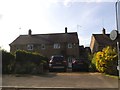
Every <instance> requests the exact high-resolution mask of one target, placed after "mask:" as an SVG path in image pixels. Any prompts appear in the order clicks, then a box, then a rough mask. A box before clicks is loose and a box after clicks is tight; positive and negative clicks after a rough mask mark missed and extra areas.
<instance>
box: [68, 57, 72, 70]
mask: <svg viewBox="0 0 120 90" xmlns="http://www.w3.org/2000/svg"><path fill="white" fill-rule="evenodd" d="M68 68H72V57H68Z"/></svg>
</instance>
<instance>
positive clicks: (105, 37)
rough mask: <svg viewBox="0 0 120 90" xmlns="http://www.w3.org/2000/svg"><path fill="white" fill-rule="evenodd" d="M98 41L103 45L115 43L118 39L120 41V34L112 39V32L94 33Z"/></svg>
mask: <svg viewBox="0 0 120 90" xmlns="http://www.w3.org/2000/svg"><path fill="white" fill-rule="evenodd" d="M93 36H94V38H95V40H96V41H97V43H98V44H99V45H101V46H103V45H105V46H106V45H115V44H116V42H117V40H118V41H119V42H120V34H119V35H118V39H116V40H114V41H112V40H111V39H110V34H93Z"/></svg>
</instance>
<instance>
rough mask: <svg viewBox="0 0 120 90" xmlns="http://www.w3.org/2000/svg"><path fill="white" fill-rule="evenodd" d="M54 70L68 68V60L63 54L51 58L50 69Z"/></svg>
mask: <svg viewBox="0 0 120 90" xmlns="http://www.w3.org/2000/svg"><path fill="white" fill-rule="evenodd" d="M54 70H62V71H66V70H67V61H66V60H65V58H64V57H63V56H62V55H54V56H51V59H50V61H49V71H54Z"/></svg>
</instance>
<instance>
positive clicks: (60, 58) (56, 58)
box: [53, 57, 64, 62]
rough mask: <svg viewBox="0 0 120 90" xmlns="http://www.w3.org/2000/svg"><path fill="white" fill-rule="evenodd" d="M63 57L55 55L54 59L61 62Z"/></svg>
mask: <svg viewBox="0 0 120 90" xmlns="http://www.w3.org/2000/svg"><path fill="white" fill-rule="evenodd" d="M63 59H64V58H63V57H54V58H53V61H56V62H59V61H63Z"/></svg>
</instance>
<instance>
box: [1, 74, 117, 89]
mask: <svg viewBox="0 0 120 90" xmlns="http://www.w3.org/2000/svg"><path fill="white" fill-rule="evenodd" d="M2 79H3V80H2V85H3V87H5V86H7V87H9V86H10V87H31V88H32V87H40V88H41V87H42V88H44V87H50V88H52V87H54V88H60V87H61V88H62V87H68V88H118V79H117V78H114V77H109V76H105V75H103V74H100V73H80V72H76V73H73V72H71V73H69V72H68V73H56V72H55V73H48V74H44V75H18V76H15V75H3V78H2Z"/></svg>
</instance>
